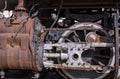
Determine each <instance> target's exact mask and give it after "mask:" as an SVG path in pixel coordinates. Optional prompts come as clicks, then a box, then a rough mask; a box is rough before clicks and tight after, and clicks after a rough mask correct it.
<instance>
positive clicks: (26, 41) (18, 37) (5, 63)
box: [0, 0, 38, 70]
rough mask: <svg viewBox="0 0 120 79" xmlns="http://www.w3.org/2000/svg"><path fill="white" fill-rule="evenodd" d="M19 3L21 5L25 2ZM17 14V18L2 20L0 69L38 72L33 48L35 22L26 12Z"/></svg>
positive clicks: (0, 27)
mask: <svg viewBox="0 0 120 79" xmlns="http://www.w3.org/2000/svg"><path fill="white" fill-rule="evenodd" d="M19 2H20V4H21V3H22V2H23V0H19ZM22 7H23V6H22ZM20 8H21V6H20ZM17 9H19V5H18V7H17V8H16V10H17ZM17 13H19V12H17ZM17 13H16V12H14V15H15V16H16V18H9V19H8V18H7V19H1V20H0V25H1V26H0V69H23V70H26V69H30V70H38V65H37V64H36V61H37V60H36V53H35V50H34V49H33V48H32V39H33V32H34V31H33V24H34V20H33V19H30V18H28V15H27V13H26V12H24V11H23V12H22V11H21V12H20V14H21V15H18V14H17Z"/></svg>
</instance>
